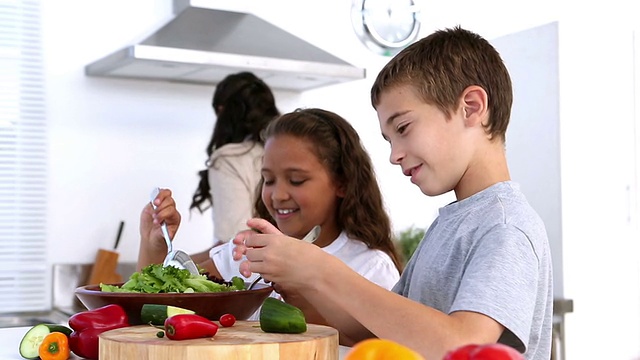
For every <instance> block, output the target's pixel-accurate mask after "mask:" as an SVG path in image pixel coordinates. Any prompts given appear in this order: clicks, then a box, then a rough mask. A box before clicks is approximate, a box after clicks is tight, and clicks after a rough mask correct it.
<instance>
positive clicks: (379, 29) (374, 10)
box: [351, 0, 420, 56]
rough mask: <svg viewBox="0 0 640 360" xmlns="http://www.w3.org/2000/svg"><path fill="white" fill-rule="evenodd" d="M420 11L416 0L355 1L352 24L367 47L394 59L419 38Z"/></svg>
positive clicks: (352, 10)
mask: <svg viewBox="0 0 640 360" xmlns="http://www.w3.org/2000/svg"><path fill="white" fill-rule="evenodd" d="M417 9H418V8H417V6H416V5H415V3H414V1H413V0H353V5H352V7H351V22H352V24H353V28H354V30H355V32H356V35H358V38H359V39H360V41H362V43H363V44H364V45H365V46H366V47H367V48H369V49H370V50H371V51H373V52H375V53H376V54H379V55H384V56H393V55H395V54H397V53H398V52H399V51H400V50H402V49H403V48H405V47H406V46H407V45H409V44H410V43H412V42H413V41H414V40H415V39H416V37H417V36H418V32H419V31H420V19H419V17H418V10H417Z"/></svg>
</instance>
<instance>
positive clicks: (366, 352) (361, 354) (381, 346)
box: [344, 339, 424, 360]
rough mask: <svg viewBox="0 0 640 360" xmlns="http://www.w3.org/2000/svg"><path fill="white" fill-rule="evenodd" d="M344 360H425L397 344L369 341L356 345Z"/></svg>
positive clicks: (381, 340) (383, 340)
mask: <svg viewBox="0 0 640 360" xmlns="http://www.w3.org/2000/svg"><path fill="white" fill-rule="evenodd" d="M344 360H424V358H423V357H422V356H421V355H420V354H418V353H417V352H415V351H413V350H411V349H409V348H408V347H406V346H404V345H400V344H398V343H397V342H394V341H391V340H385V339H367V340H363V341H361V342H359V343H357V344H355V345H354V346H353V348H352V349H351V350H350V351H349V352H348V353H347V354H346V356H345V358H344Z"/></svg>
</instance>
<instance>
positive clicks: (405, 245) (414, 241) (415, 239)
mask: <svg viewBox="0 0 640 360" xmlns="http://www.w3.org/2000/svg"><path fill="white" fill-rule="evenodd" d="M425 231H426V230H425V229H423V228H417V227H414V226H411V227H409V228H407V229H405V230H402V231H400V232H399V233H398V235H397V238H396V242H397V243H398V245H399V247H400V254H401V255H402V258H403V261H404V263H405V264H406V263H407V262H408V261H409V259H411V255H413V252H414V251H415V250H416V248H417V247H418V244H419V243H420V241H421V240H422V238H423V237H424V233H425Z"/></svg>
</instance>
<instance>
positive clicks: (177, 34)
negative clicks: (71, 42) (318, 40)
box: [85, 0, 365, 91]
mask: <svg viewBox="0 0 640 360" xmlns="http://www.w3.org/2000/svg"><path fill="white" fill-rule="evenodd" d="M208 6H209V5H208V3H207V1H202V0H199V1H195V0H173V13H174V16H173V18H172V19H170V20H169V21H168V22H167V23H165V24H164V25H163V26H161V27H160V28H159V29H158V30H157V31H155V32H153V33H152V35H151V36H148V37H147V38H146V39H144V40H142V41H141V42H139V43H136V44H134V45H131V46H127V47H125V48H124V49H121V50H119V51H116V52H115V53H112V54H110V55H108V56H105V57H104V58H102V59H99V60H97V61H95V62H93V63H91V64H89V65H87V66H86V67H85V73H86V74H87V75H89V76H107V77H122V78H135V79H149V80H162V81H171V82H184V83H196V84H216V83H218V82H219V81H220V80H221V79H222V78H223V77H225V76H226V75H228V74H230V73H234V72H238V71H252V72H253V73H255V74H256V75H257V76H259V77H261V78H262V79H264V80H265V82H266V83H267V84H269V86H271V87H272V88H274V89H281V90H293V91H303V90H308V89H313V88H317V87H322V86H326V85H331V84H337V83H342V82H347V81H353V80H358V79H363V78H364V77H365V69H362V68H358V67H355V66H353V65H351V64H349V63H347V62H345V61H343V60H341V59H339V58H337V57H335V56H333V55H331V54H329V53H327V52H326V51H324V50H322V49H320V48H318V47H315V46H313V45H312V44H310V43H308V42H306V41H304V40H302V39H300V38H298V37H296V36H294V35H292V34H290V33H288V32H286V31H284V30H282V29H281V28H279V27H277V26H275V25H273V24H271V23H269V22H267V21H265V20H263V19H261V18H259V17H257V16H255V15H253V14H249V13H240V12H234V11H228V10H219V9H214V8H212V7H208Z"/></svg>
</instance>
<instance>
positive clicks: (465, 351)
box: [443, 343, 524, 360]
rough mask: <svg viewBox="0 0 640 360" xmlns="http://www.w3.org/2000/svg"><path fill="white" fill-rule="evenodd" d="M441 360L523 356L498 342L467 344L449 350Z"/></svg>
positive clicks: (508, 359)
mask: <svg viewBox="0 0 640 360" xmlns="http://www.w3.org/2000/svg"><path fill="white" fill-rule="evenodd" d="M443 360H524V356H523V355H522V354H520V353H519V352H518V351H517V350H516V349H514V348H512V347H510V346H507V345H504V344H500V343H490V344H484V345H478V344H469V345H465V346H461V347H459V348H457V349H454V350H452V351H449V352H448V353H447V354H446V355H445V357H444V358H443Z"/></svg>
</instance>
